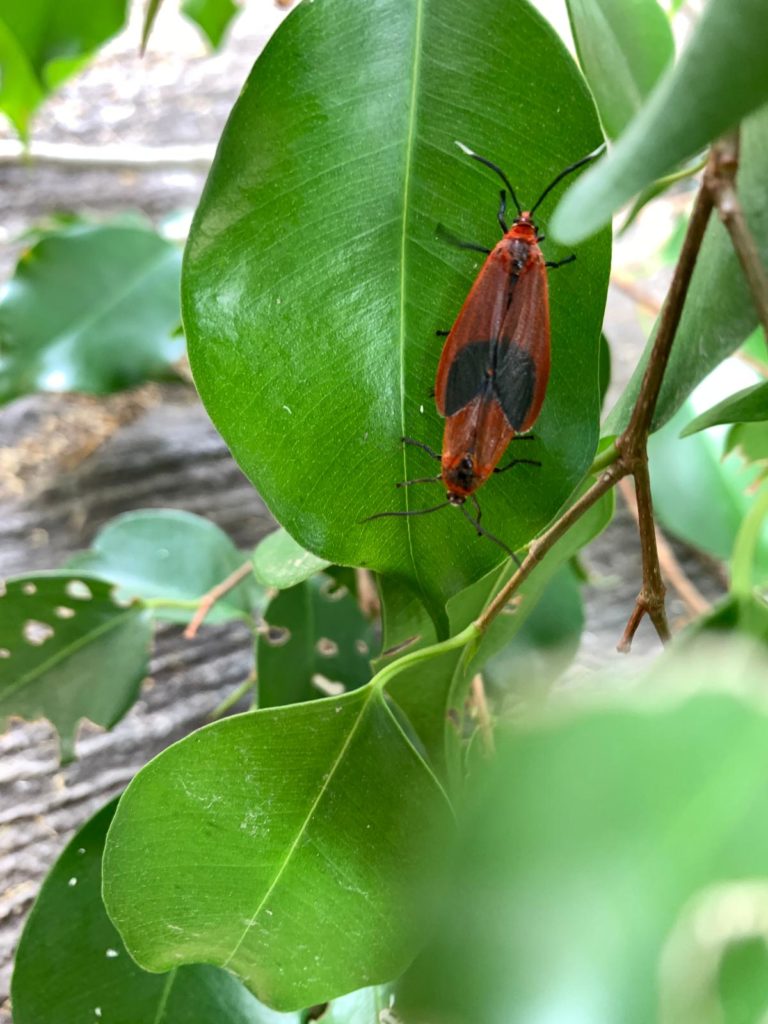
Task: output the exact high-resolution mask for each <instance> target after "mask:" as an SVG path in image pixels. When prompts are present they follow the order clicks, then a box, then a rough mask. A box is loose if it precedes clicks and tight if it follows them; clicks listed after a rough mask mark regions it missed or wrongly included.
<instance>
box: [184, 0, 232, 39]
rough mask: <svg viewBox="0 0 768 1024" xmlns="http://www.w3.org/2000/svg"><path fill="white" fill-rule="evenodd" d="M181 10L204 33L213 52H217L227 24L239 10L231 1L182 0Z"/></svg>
mask: <svg viewBox="0 0 768 1024" xmlns="http://www.w3.org/2000/svg"><path fill="white" fill-rule="evenodd" d="M181 10H182V13H183V14H184V15H186V17H187V18H189V19H190V20H191V21H194V22H195V23H196V24H197V25H198V27H199V28H200V29H201V30H202V32H204V33H205V36H206V38H207V39H208V42H209V43H210V44H211V46H212V47H213V48H214V50H218V48H219V46H220V45H221V41H222V39H223V38H224V33H225V32H226V31H227V28H228V26H229V23H230V22H231V21H232V19H233V18H234V16H235V15H236V14H238V13H239V11H240V8H239V7H238V6H237V4H236V3H234V2H233V0H184V2H183V3H182V5H181Z"/></svg>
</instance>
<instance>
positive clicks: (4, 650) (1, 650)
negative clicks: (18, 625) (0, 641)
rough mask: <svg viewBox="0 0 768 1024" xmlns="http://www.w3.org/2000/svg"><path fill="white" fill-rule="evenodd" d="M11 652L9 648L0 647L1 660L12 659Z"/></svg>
mask: <svg viewBox="0 0 768 1024" xmlns="http://www.w3.org/2000/svg"><path fill="white" fill-rule="evenodd" d="M10 656H11V652H10V651H9V650H8V648H7V647H0V658H10Z"/></svg>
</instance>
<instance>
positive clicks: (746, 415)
mask: <svg viewBox="0 0 768 1024" xmlns="http://www.w3.org/2000/svg"><path fill="white" fill-rule="evenodd" d="M755 420H768V381H763V383H762V384H754V385H753V386H752V387H751V388H744V390H743V391H738V392H737V393H736V394H735V395H730V396H729V397H728V398H724V399H723V400H722V402H718V403H717V405H713V406H712V408H711V409H707V411H706V412H704V413H702V414H701V416H697V417H696V418H695V419H693V420H691V422H690V423H689V424H688V426H687V427H685V429H684V430H682V431H681V432H680V437H688V436H689V435H690V434H697V433H698V432H699V431H700V430H706V429H707V427H714V426H716V425H717V424H718V423H739V422H746V421H748V422H754V421H755Z"/></svg>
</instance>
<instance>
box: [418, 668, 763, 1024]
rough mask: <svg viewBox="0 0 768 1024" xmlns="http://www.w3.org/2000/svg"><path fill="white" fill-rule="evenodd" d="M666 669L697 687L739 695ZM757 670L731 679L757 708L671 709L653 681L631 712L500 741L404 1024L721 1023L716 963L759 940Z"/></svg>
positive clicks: (474, 797) (716, 699)
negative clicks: (653, 691)
mask: <svg viewBox="0 0 768 1024" xmlns="http://www.w3.org/2000/svg"><path fill="white" fill-rule="evenodd" d="M688 665H689V666H690V665H691V659H690V658H688ZM676 671H677V679H676V680H675V682H678V683H679V682H681V681H682V680H686V681H687V684H688V685H690V686H691V687H694V688H696V689H700V688H701V687H702V686H706V685H707V684H715V683H717V682H718V680H719V682H720V683H721V684H722V685H724V686H725V685H729V686H732V685H733V682H734V680H733V678H732V676H731V675H730V673H729V672H728V670H727V668H726V669H725V670H724V672H723V675H722V676H721V677H718V675H717V673H715V672H714V671H713V670H711V669H710V670H709V671H708V670H707V668H706V667H704V668H702V666H701V665H700V664H699V665H698V666H697V667H696V670H695V671H694V672H693V673H691V671H690V668H689V669H688V670H686V666H685V664H683V665H682V666H678V668H677V670H676ZM765 671H766V666H765V664H762V665H761V664H755V663H753V665H752V666H751V669H749V670H746V671H744V672H743V674H742V675H741V676H740V678H739V683H740V684H741V686H742V687H744V688H745V692H747V693H751V694H753V695H754V698H755V699H754V701H753V702H752V701H749V700H748V699H747V700H745V701H744V702H742V701H740V700H737V699H735V698H734V697H733V696H729V695H725V694H724V693H709V694H705V695H702V694H699V695H697V696H694V697H693V698H689V699H687V700H683V701H680V700H679V699H678V701H676V702H675V703H674V705H673V706H672V707H670V694H674V693H675V692H677V690H676V687H675V686H674V683H673V681H672V680H671V679H666V680H665V682H664V687H663V698H662V699H659V697H660V696H661V691H662V688H661V687H659V688H658V690H657V696H656V698H655V699H654V698H650V699H647V700H645V701H643V702H642V704H641V705H640V707H634V708H633V707H626V708H624V709H612V710H606V709H604V708H602V709H595V708H594V707H593V708H591V709H589V708H582V709H581V711H579V712H576V713H574V712H571V714H569V715H567V716H566V715H563V713H562V709H561V711H560V713H559V715H557V716H554V715H553V716H550V718H549V719H548V720H545V721H544V722H543V723H542V724H541V725H538V726H535V725H531V724H526V725H524V726H523V727H521V728H520V729H518V730H516V732H515V733H514V734H513V735H511V736H508V737H506V739H505V738H504V737H501V738H500V739H499V740H497V745H498V748H499V754H498V758H497V761H496V763H495V764H493V765H492V766H491V768H490V771H489V772H487V774H486V776H485V777H484V778H483V777H482V776H480V773H479V772H476V773H475V775H476V780H477V781H476V785H474V786H473V787H472V792H471V799H470V800H469V801H468V813H467V814H465V816H464V820H463V831H462V835H463V840H462V843H461V848H460V851H459V856H458V865H457V870H456V875H455V877H454V878H453V879H452V880H451V881H450V883H449V887H448V889H447V891H446V892H445V893H444V894H443V902H442V909H441V912H440V913H439V915H438V916H437V920H436V922H435V941H434V943H433V946H432V948H431V950H430V951H429V952H428V954H426V955H425V956H423V957H422V958H421V960H420V961H419V962H417V967H416V968H415V969H414V970H413V971H412V972H411V973H410V976H409V978H408V980H407V983H406V985H405V986H404V991H403V992H402V997H401V999H399V1000H398V1005H399V1006H400V1007H401V1009H400V1014H401V1016H402V1017H403V1018H404V1019H405V1020H407V1021H408V1024H424V1022H425V1021H429V1022H430V1024H431V1022H432V1021H438V1020H439V1021H440V1022H441V1024H477V1022H478V1021H482V1022H483V1024H516V1022H526V1024H529V1022H531V1021H533V1020H537V1021H545V1020H546V1021H561V1020H562V1021H566V1020H567V1021H589V1022H594V1021H606V1022H607V1021H611V1022H614V1021H621V1022H622V1024H648V1022H650V1021H665V1022H669V1024H673V1022H674V1024H714V1022H715V1021H717V1020H720V1019H721V1018H720V1017H719V1016H718V1015H717V1014H716V1013H715V1012H714V1011H715V1010H716V1009H717V1005H716V991H717V982H718V965H719V961H720V959H721V957H722V955H723V953H724V952H725V951H726V949H727V948H728V946H729V944H730V942H731V941H733V939H734V938H735V939H737V940H741V939H743V938H745V937H746V936H747V935H748V934H753V933H754V932H753V931H752V929H755V930H757V931H758V933H761V932H762V931H763V930H764V911H765V908H766V905H767V902H768V901H767V898H766V886H765V882H764V878H765V874H766V867H767V866H768V827H767V826H766V822H768V790H767V789H766V786H765V778H766V772H768V718H766V715H765V710H764V707H763V701H762V699H761V697H760V696H759V695H760V694H761V693H762V691H763V689H764V680H765ZM616 682H618V681H616ZM648 682H649V680H646V681H645V683H644V685H646V686H647V685H648ZM614 692H615V691H614ZM640 692H643V691H642V689H641V690H640ZM635 703H636V701H635ZM737 921H738V925H737V924H736V922H737ZM745 933H746V934H745ZM760 985H761V986H763V985H764V979H761V980H760ZM713 997H714V998H715V1006H714V1007H713V1005H712V998H713Z"/></svg>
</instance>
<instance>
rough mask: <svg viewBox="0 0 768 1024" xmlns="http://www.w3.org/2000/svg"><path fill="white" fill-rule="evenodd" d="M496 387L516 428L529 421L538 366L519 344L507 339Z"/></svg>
mask: <svg viewBox="0 0 768 1024" xmlns="http://www.w3.org/2000/svg"><path fill="white" fill-rule="evenodd" d="M497 353H498V356H497V365H496V367H495V372H494V374H493V390H494V392H495V394H496V398H497V399H498V402H499V405H500V406H501V408H502V409H503V411H504V415H505V416H506V418H507V421H508V423H509V425H510V427H512V429H513V430H519V429H520V427H521V426H522V424H523V422H524V421H525V417H526V415H527V413H528V410H529V409H530V407H531V402H532V401H533V395H534V392H535V390H536V366H535V365H534V362H533V359H532V358H531V356H530V355H529V353H528V352H526V351H525V350H524V349H522V348H520V347H519V345H515V344H514V343H511V342H510V341H509V340H508V339H504V340H503V341H502V342H501V343H500V345H499V347H498V349H497Z"/></svg>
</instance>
